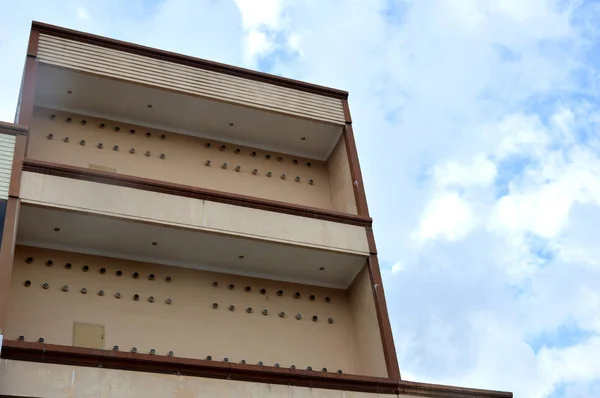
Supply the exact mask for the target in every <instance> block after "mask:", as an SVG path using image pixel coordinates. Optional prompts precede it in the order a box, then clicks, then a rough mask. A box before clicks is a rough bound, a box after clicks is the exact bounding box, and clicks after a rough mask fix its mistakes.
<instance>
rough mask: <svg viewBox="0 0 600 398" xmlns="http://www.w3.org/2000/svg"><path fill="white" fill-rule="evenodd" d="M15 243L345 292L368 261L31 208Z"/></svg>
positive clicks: (23, 212) (23, 217) (27, 207)
mask: <svg viewBox="0 0 600 398" xmlns="http://www.w3.org/2000/svg"><path fill="white" fill-rule="evenodd" d="M55 228H59V229H60V231H55ZM153 242H156V243H157V245H156V246H154V245H153V244H152V243H153ZM17 244H20V245H26V246H34V247H42V248H47V249H56V250H65V251H73V252H79V253H86V254H93V255H100V256H106V257H114V258H121V259H129V260H135V261H141V262H149V263H156V264H163V265H171V266H180V267H186V268H195V269H201V270H207V271H215V272H222V273H231V274H237V275H245V276H251V277H257V278H265V279H274V280H280V281H286V282H294V283H303V284H309V285H317V286H326V287H333V288H347V287H348V286H349V285H350V283H351V282H352V281H353V280H354V277H355V276H356V275H357V274H358V272H359V271H360V270H361V269H362V267H363V266H364V264H365V262H366V257H364V256H357V255H351V254H344V253H333V252H328V251H324V250H318V249H311V248H304V247H298V246H291V245H284V244H277V243H269V242H262V241H258V240H250V239H244V238H237V237H231V236H225V235H219V234H212V233H206V232H199V231H190V230H185V229H179V228H171V227H165V226H157V225H153V224H145V223H141V222H133V221H127V220H122V219H116V218H110V217H103V216H96V215H88V214H84V213H76V212H70V211H63V210H56V209H48V208H43V207H37V206H31V205H23V206H22V207H21V212H20V215H19V226H18V233H17ZM240 256H243V258H240ZM321 267H323V268H324V270H320V268H321Z"/></svg>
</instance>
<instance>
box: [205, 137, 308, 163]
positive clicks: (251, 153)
mask: <svg viewBox="0 0 600 398" xmlns="http://www.w3.org/2000/svg"><path fill="white" fill-rule="evenodd" d="M204 146H205V147H207V148H211V147H212V144H211V143H210V142H207V143H206V144H204ZM225 149H227V146H226V145H221V146H220V147H219V150H221V151H224V150H225ZM233 153H235V154H236V155H239V154H240V153H242V150H241V149H240V148H236V149H235V150H234V151H233ZM250 156H252V157H256V156H258V154H257V153H256V152H250ZM265 159H267V160H271V155H270V154H268V153H267V154H265ZM277 161H278V162H283V157H281V156H279V157H278V158H277ZM298 163H299V162H298V160H297V159H293V160H292V164H295V165H297V164H298ZM306 166H307V167H311V166H312V163H310V162H306Z"/></svg>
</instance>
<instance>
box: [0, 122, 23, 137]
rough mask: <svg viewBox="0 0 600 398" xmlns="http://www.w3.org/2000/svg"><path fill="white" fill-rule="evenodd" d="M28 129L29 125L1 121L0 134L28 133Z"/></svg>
mask: <svg viewBox="0 0 600 398" xmlns="http://www.w3.org/2000/svg"><path fill="white" fill-rule="evenodd" d="M28 131H29V130H28V129H27V126H21V125H20V124H13V123H6V122H1V121H0V134H8V135H27V134H28Z"/></svg>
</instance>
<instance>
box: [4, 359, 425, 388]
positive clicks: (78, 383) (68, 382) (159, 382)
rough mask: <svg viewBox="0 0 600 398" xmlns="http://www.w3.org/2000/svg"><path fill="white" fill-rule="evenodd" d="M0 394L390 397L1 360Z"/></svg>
mask: <svg viewBox="0 0 600 398" xmlns="http://www.w3.org/2000/svg"><path fill="white" fill-rule="evenodd" d="M0 394H5V395H14V396H27V397H39V398H64V397H77V398H88V397H103V398H125V397H127V398H134V397H135V398H138V397H144V398H164V397H170V398H191V397H211V398H212V397H230V398H242V397H244V398H245V397H255V398H263V397H264V398H377V397H392V396H395V395H382V394H370V393H363V392H352V391H336V390H324V389H319V388H306V387H294V386H283V385H273V384H265V383H253V382H243V381H231V380H217V379H206V378H200V377H189V376H175V375H161V374H152V373H142V372H132V371H125V370H113V369H101V368H100V369H98V368H84V367H80V366H67V365H53V364H45V363H35V362H22V361H13V360H6V359H3V360H0ZM402 397H404V398H416V397H415V396H413V395H402Z"/></svg>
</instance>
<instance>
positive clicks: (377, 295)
mask: <svg viewBox="0 0 600 398" xmlns="http://www.w3.org/2000/svg"><path fill="white" fill-rule="evenodd" d="M367 266H368V267H369V276H370V278H371V286H372V287H373V296H374V299H375V310H376V311H377V322H378V323H379V333H380V334H381V344H382V346H383V355H384V357H385V364H386V367H387V372H388V377H389V378H390V379H392V380H400V379H401V376H400V367H399V365H398V357H397V355H396V346H395V345H394V336H393V335H392V326H391V324H390V317H389V315H388V310H387V305H386V303H385V294H384V291H383V281H382V279H381V272H380V271H379V261H378V260H377V255H376V254H371V255H370V256H369V259H368V262H367Z"/></svg>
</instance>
